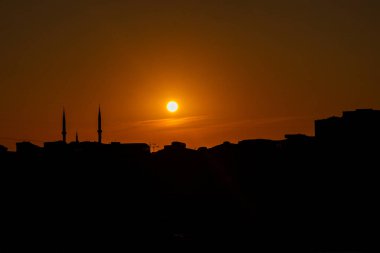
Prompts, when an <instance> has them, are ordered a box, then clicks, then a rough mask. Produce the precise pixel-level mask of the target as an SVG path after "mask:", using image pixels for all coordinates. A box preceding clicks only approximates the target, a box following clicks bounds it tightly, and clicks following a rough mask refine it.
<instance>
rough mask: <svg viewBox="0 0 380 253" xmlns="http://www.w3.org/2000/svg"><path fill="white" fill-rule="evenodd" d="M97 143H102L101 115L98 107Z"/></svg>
mask: <svg viewBox="0 0 380 253" xmlns="http://www.w3.org/2000/svg"><path fill="white" fill-rule="evenodd" d="M98 143H102V115H101V113H100V105H99V112H98Z"/></svg>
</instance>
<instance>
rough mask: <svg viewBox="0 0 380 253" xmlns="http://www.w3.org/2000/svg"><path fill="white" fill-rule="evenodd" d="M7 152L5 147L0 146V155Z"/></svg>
mask: <svg viewBox="0 0 380 253" xmlns="http://www.w3.org/2000/svg"><path fill="white" fill-rule="evenodd" d="M7 150H8V148H7V147H5V146H3V145H0V154H4V153H6V152H7Z"/></svg>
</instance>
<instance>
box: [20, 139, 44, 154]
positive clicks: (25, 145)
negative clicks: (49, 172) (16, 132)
mask: <svg viewBox="0 0 380 253" xmlns="http://www.w3.org/2000/svg"><path fill="white" fill-rule="evenodd" d="M16 152H17V154H20V155H26V156H37V155H40V154H41V152H42V148H41V147H39V146H37V145H35V144H33V143H31V142H27V141H24V142H17V143H16Z"/></svg>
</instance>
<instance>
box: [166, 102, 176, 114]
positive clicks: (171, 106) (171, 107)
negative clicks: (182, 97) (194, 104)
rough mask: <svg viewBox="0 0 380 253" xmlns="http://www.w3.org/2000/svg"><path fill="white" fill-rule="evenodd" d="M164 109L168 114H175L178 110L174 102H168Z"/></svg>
mask: <svg viewBox="0 0 380 253" xmlns="http://www.w3.org/2000/svg"><path fill="white" fill-rule="evenodd" d="M166 109H167V110H168V111H169V112H176V111H177V110H178V104H177V102H176V101H170V102H169V103H168V104H167V105H166Z"/></svg>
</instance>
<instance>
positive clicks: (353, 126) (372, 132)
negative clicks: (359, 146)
mask: <svg viewBox="0 0 380 253" xmlns="http://www.w3.org/2000/svg"><path fill="white" fill-rule="evenodd" d="M315 137H316V138H317V139H318V140H321V141H325V142H342V141H343V142H345V143H349V142H355V143H356V142H361V143H364V142H377V141H379V140H380V111H379V110H373V109H357V110H355V111H346V112H343V116H342V117H331V118H328V119H320V120H316V121H315Z"/></svg>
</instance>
